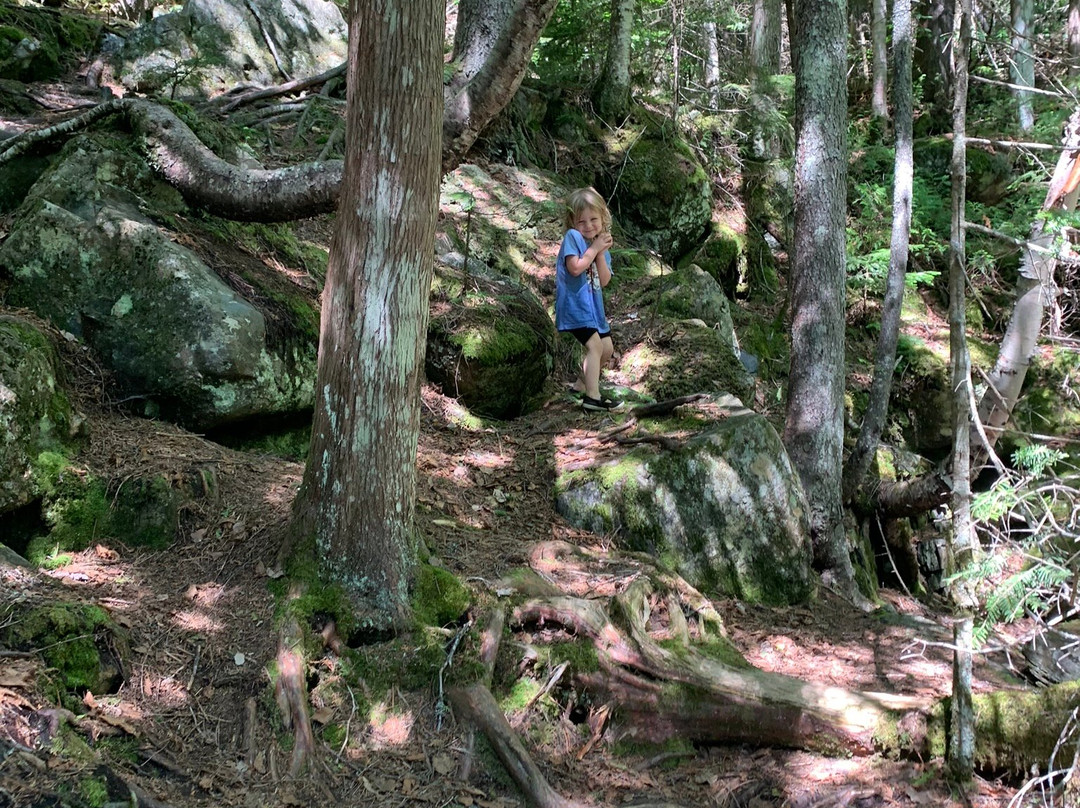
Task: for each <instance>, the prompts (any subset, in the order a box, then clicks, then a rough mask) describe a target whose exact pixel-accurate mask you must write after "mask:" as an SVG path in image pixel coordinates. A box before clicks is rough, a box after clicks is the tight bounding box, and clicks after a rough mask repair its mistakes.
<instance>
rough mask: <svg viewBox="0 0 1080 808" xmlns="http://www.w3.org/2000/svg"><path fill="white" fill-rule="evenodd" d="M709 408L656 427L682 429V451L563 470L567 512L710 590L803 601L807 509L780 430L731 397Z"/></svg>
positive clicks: (807, 580) (635, 454) (650, 451)
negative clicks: (696, 418)
mask: <svg viewBox="0 0 1080 808" xmlns="http://www.w3.org/2000/svg"><path fill="white" fill-rule="evenodd" d="M707 412H708V413H709V415H708V417H706V418H703V419H702V420H700V421H698V422H687V421H682V420H678V419H669V420H668V421H666V422H665V421H663V420H661V421H659V422H658V423H657V424H656V425H655V428H656V430H657V431H658V432H660V433H674V434H677V435H679V436H680V437H679V438H677V439H676V444H677V445H676V447H675V448H672V449H665V450H660V451H658V450H657V449H656V448H655V447H653V446H640V447H637V448H635V449H634V450H633V451H630V452H627V453H626V454H624V455H622V456H621V457H619V458H618V459H615V460H605V461H602V462H601V461H597V462H595V463H594V464H592V465H590V466H588V467H585V468H580V467H579V468H575V469H574V470H573V471H564V472H561V473H560V475H559V477H558V479H557V480H556V491H557V499H556V507H557V509H558V511H559V513H560V514H562V515H563V516H564V517H566V519H567V520H568V521H569V522H570V523H571V524H573V525H575V526H577V527H580V528H583V529H585V530H590V531H592V532H594V533H597V534H601V535H609V536H614V537H616V541H617V543H618V544H619V545H620V546H622V547H625V548H627V549H631V550H636V551H641V552H645V553H648V554H649V555H650V556H652V557H653V558H655V559H657V560H658V561H659V562H660V563H661V564H662V565H663V566H665V567H666V568H668V569H671V570H673V571H675V572H677V573H679V574H680V575H681V576H682V577H683V578H685V579H686V580H687V581H689V582H690V583H691V584H693V585H694V586H695V587H697V588H698V589H700V590H701V591H702V592H704V593H705V594H707V595H709V596H719V595H726V596H730V597H734V598H739V599H740V600H747V601H753V602H763V603H772V604H791V603H800V602H803V601H805V600H806V599H807V598H809V597H810V596H811V594H812V592H813V576H812V573H811V569H810V558H811V550H810V538H809V510H808V508H807V505H806V501H805V498H804V495H803V492H802V488H801V485H800V483H799V480H798V476H797V474H796V473H795V471H794V469H793V468H792V466H791V463H790V461H789V459H788V457H787V453H786V452H785V451H784V447H783V444H782V443H781V442H780V438H779V436H778V435H777V434H776V431H775V430H774V429H773V428H772V426H770V425H769V423H768V422H767V421H766V420H765V419H764V418H762V417H761V416H759V415H757V414H755V413H753V412H751V411H750V410H747V409H745V408H744V407H742V406H741V404H739V402H738V401H737V400H735V399H733V398H730V397H717V398H716V399H715V400H714V402H713V407H711V408H710V409H709V410H707ZM686 435H689V436H688V437H687V436H686Z"/></svg>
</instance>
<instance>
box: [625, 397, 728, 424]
mask: <svg viewBox="0 0 1080 808" xmlns="http://www.w3.org/2000/svg"><path fill="white" fill-rule="evenodd" d="M708 397H709V394H708V393H693V394H691V395H688V396H680V397H679V398H669V399H667V400H666V401H657V402H656V403H654V404H641V405H639V406H637V407H634V408H633V409H632V410H630V414H631V415H632V416H634V417H635V418H657V417H659V416H661V415H669V414H671V413H672V412H674V411H675V408H676V407H681V406H682V405H683V404H692V403H693V402H695V401H700V400H701V399H703V398H708Z"/></svg>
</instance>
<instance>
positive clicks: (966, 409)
mask: <svg viewBox="0 0 1080 808" xmlns="http://www.w3.org/2000/svg"><path fill="white" fill-rule="evenodd" d="M968 3H969V0H957V3H956V23H955V26H954V28H955V33H954V36H953V42H954V45H953V47H954V50H953V54H954V56H955V65H954V72H953V92H954V98H953V148H952V160H951V162H950V164H949V174H950V179H951V185H952V193H951V207H952V223H951V228H950V234H949V357H950V365H951V379H952V391H953V398H952V415H953V445H952V503H951V504H952V528H953V530H952V536H951V537H950V540H949V543H948V548H949V569H948V573H949V575H954V574H956V573H957V572H959V571H960V570H962V569H964V568H966V567H967V566H968V564H970V563H971V560H972V553H973V550H974V541H975V537H974V535H973V532H972V531H973V526H972V523H971V424H972V419H971V415H972V412H971V401H972V393H971V357H970V355H969V354H968V345H967V312H966V306H967V266H966V263H967V259H966V244H965V233H966V231H965V230H964V221H965V219H966V216H965V208H966V199H967V145H966V140H965V138H966V136H967V88H968V51H969V48H970V42H971V14H970V11H969V6H968ZM964 590H965V587H964V586H963V585H962V584H961V583H960V582H959V581H957V582H956V583H955V585H954V586H953V587H952V589H951V595H952V600H953V602H954V603H955V604H957V605H960V606H961V607H967V606H969V605H970V600H971V598H970V596H969V594H968V593H967V592H966V591H964Z"/></svg>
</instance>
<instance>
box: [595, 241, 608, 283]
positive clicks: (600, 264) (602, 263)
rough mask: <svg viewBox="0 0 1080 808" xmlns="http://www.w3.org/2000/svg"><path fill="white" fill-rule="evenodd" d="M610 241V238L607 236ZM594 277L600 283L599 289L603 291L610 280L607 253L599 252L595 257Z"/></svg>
mask: <svg viewBox="0 0 1080 808" xmlns="http://www.w3.org/2000/svg"><path fill="white" fill-rule="evenodd" d="M608 238H609V239H610V238H611V237H610V236H608ZM596 277H597V279H598V280H599V281H600V288H601V289H603V288H604V287H605V286H607V285H608V281H610V280H611V267H609V266H608V262H607V253H606V252H605V251H604V250H601V251H600V253H599V254H598V255H597V256H596Z"/></svg>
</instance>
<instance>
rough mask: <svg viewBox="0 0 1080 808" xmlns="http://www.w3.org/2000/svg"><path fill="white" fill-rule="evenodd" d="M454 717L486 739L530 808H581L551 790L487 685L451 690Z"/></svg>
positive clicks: (581, 804) (581, 807) (577, 803)
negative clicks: (477, 730) (481, 733)
mask: <svg viewBox="0 0 1080 808" xmlns="http://www.w3.org/2000/svg"><path fill="white" fill-rule="evenodd" d="M450 702H451V704H453V705H454V714H455V715H456V716H457V717H458V720H459V721H460V722H461V723H463V724H471V725H473V726H474V727H476V729H479V730H480V731H481V732H483V733H484V735H485V736H486V737H487V739H488V742H489V743H490V744H491V747H492V749H494V750H495V754H496V755H498V758H499V760H500V761H502V764H503V766H505V767H506V770H507V772H509V773H510V776H511V777H512V778H513V779H514V782H515V783H517V786H518V788H520V789H521V790H522V792H523V793H524V794H525V796H526V797H527V798H528V800H529V802H530V803H531V804H532V805H535V806H536V807H537V808H583V803H579V802H575V801H573V800H568V799H566V798H564V797H563V796H562V795H561V794H559V793H558V792H557V791H555V789H553V788H552V787H551V786H550V785H549V784H548V781H547V780H546V779H544V775H543V774H542V773H541V772H540V769H538V768H537V766H536V764H535V763H534V762H533V759H532V758H531V757H530V756H529V753H528V751H527V750H526V749H525V746H524V745H523V744H522V743H521V740H520V739H519V738H518V736H517V733H515V732H514V730H513V728H512V727H511V726H510V724H509V723H508V722H507V720H506V716H504V715H503V714H502V710H500V709H499V705H498V704H497V703H496V702H495V698H494V697H493V696H492V695H491V691H490V690H488V688H487V686H486V685H483V684H474V685H470V686H469V687H464V688H453V689H451V690H450Z"/></svg>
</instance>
